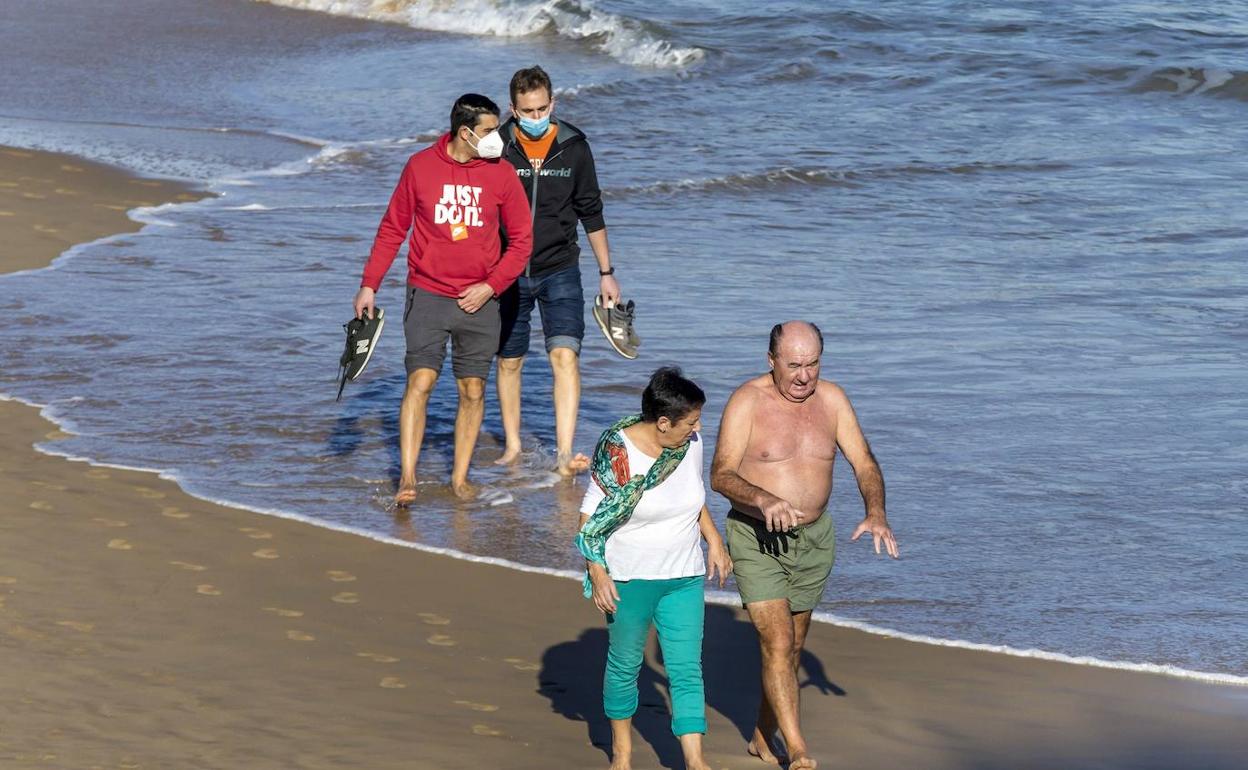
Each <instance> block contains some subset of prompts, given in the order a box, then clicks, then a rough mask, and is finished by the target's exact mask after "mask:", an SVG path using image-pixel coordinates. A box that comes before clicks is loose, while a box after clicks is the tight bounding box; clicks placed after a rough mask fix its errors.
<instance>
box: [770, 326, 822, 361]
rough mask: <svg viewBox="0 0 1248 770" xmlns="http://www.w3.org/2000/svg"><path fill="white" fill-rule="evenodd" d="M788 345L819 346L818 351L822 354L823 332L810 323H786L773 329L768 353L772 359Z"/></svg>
mask: <svg viewBox="0 0 1248 770" xmlns="http://www.w3.org/2000/svg"><path fill="white" fill-rule="evenodd" d="M786 343H810V344H811V345H817V346H818V351H819V352H820V353H822V352H823V332H821V331H819V327H818V326H815V325H814V324H813V323H811V322H810V321H785V322H784V323H782V324H776V325H775V326H773V327H771V339H770V341H768V343H767V352H768V353H770V354H771V357H772V358H775V357H776V355H777V354H778V353H779V352H780V348H781V346H782V345H785V344H786ZM804 346H805V345H804Z"/></svg>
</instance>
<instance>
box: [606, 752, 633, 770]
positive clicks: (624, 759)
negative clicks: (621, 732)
mask: <svg viewBox="0 0 1248 770" xmlns="http://www.w3.org/2000/svg"><path fill="white" fill-rule="evenodd" d="M632 760H633V758H632V756H631V755H629V754H616V755H615V757H614V758H612V760H611V770H633V761H632Z"/></svg>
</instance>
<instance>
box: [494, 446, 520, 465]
mask: <svg viewBox="0 0 1248 770" xmlns="http://www.w3.org/2000/svg"><path fill="white" fill-rule="evenodd" d="M519 457H520V447H516V448H514V449H513V448H511V447H507V449H505V450H504V451H503V456H502V457H500V458H498V459H497V460H495V461H494V464H495V465H511V464H512V463H514V462H515V461H516V459H517V458H519Z"/></svg>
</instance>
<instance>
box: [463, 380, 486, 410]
mask: <svg viewBox="0 0 1248 770" xmlns="http://www.w3.org/2000/svg"><path fill="white" fill-rule="evenodd" d="M456 382H457V384H458V385H459V400H460V403H463V404H468V405H470V406H477V405H479V404H482V403H484V402H485V380H483V379H481V378H480V377H464V378H463V379H460V380H457V381H456Z"/></svg>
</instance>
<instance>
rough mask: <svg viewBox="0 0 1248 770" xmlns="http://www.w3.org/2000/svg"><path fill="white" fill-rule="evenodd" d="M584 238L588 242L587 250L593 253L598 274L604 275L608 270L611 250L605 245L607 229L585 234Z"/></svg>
mask: <svg viewBox="0 0 1248 770" xmlns="http://www.w3.org/2000/svg"><path fill="white" fill-rule="evenodd" d="M585 237H586V238H587V239H588V240H589V248H591V249H593V251H594V259H595V260H597V261H598V270H599V272H603V273H605V272H606V271H608V270H610V269H611V248H610V247H609V246H608V245H607V228H605V227H604V228H602V229H601V230H595V231H593V232H592V233H586V234H585Z"/></svg>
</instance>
